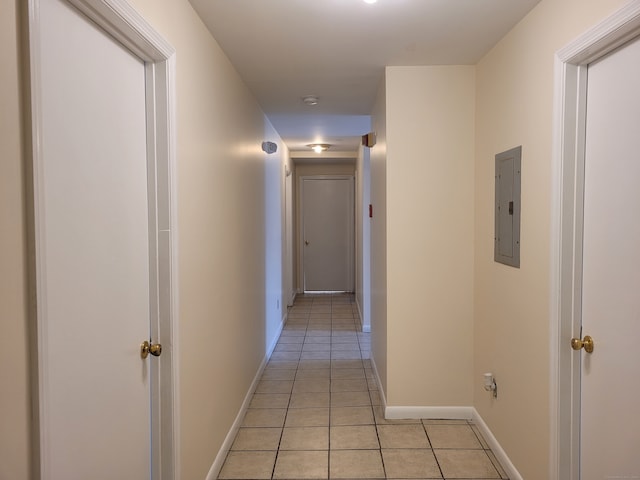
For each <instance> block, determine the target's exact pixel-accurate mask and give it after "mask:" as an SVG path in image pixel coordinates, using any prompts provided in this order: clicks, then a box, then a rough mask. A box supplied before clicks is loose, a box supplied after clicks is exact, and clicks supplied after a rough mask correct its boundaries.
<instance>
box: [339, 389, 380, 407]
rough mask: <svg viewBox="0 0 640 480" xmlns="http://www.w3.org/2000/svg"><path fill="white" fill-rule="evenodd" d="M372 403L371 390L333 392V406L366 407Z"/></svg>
mask: <svg viewBox="0 0 640 480" xmlns="http://www.w3.org/2000/svg"><path fill="white" fill-rule="evenodd" d="M370 405H371V398H370V397H369V392H335V393H332V394H331V407H366V406H370Z"/></svg>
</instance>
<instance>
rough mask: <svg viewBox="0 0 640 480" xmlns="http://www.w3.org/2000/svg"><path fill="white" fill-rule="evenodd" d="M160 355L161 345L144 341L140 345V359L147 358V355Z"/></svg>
mask: <svg viewBox="0 0 640 480" xmlns="http://www.w3.org/2000/svg"><path fill="white" fill-rule="evenodd" d="M161 353H162V345H160V344H159V343H149V342H147V341H146V340H145V341H144V342H142V343H141V344H140V357H142V358H147V357H148V356H149V354H151V355H153V356H154V357H159V356H160V354H161Z"/></svg>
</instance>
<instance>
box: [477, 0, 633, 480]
mask: <svg viewBox="0 0 640 480" xmlns="http://www.w3.org/2000/svg"><path fill="white" fill-rule="evenodd" d="M623 3H625V2H624V1H623V0H593V1H590V2H584V1H580V0H543V1H542V2H541V3H540V4H539V5H538V6H537V7H536V8H535V9H534V10H533V11H532V12H531V13H530V14H529V15H528V16H527V17H526V18H525V19H524V20H523V21H522V22H520V24H519V25H517V26H516V28H514V29H513V30H512V31H511V32H510V33H509V34H508V35H507V36H506V37H505V38H504V39H503V40H501V41H500V42H499V43H498V44H497V45H496V46H495V48H493V50H492V51H491V52H490V53H489V54H488V55H486V56H485V58H483V59H482V61H480V62H479V64H478V65H477V70H476V76H477V87H476V98H477V104H476V105H477V108H476V175H475V205H476V210H475V211H476V213H475V304H474V305H475V324H474V326H475V339H474V350H475V361H474V365H475V368H474V376H473V385H474V389H475V400H474V405H475V407H476V409H477V410H478V412H479V413H480V415H481V416H482V417H483V418H484V419H485V421H486V422H487V424H488V426H489V427H490V429H491V430H492V432H493V433H494V435H495V436H496V437H497V440H498V441H499V442H500V444H501V445H502V446H503V448H504V449H505V450H506V453H507V455H508V456H509V457H510V459H511V460H512V461H513V463H514V465H515V466H516V468H517V469H518V470H519V472H520V473H521V474H522V476H523V477H524V478H527V479H533V478H548V475H549V438H550V429H549V428H550V425H549V391H550V390H549V389H550V385H549V368H550V365H549V358H550V350H549V336H550V332H549V308H550V305H549V294H550V291H549V288H550V284H549V278H550V274H551V272H550V270H549V268H550V253H551V252H550V243H549V242H550V230H549V226H550V221H551V216H550V215H551V212H550V195H551V192H550V190H551V184H550V181H551V180H550V176H551V169H552V165H551V148H552V132H553V131H552V120H553V116H552V114H553V84H554V72H553V62H554V52H556V51H557V50H559V49H560V48H562V47H563V46H564V45H566V44H567V43H569V42H570V41H571V40H572V39H574V38H575V37H577V36H578V35H580V34H581V33H583V32H584V31H586V30H587V29H588V28H590V27H591V26H593V25H594V24H595V23H597V22H599V21H600V20H602V19H604V18H605V17H606V16H607V15H609V14H610V13H612V12H613V11H614V9H616V8H618V7H620V6H622V5H623ZM517 145H522V225H521V253H520V256H521V267H520V269H514V268H511V267H506V266H504V265H501V264H497V263H494V262H493V228H494V227H493V209H494V207H493V197H494V178H493V177H494V155H495V154H496V153H498V152H501V151H504V150H506V149H508V148H511V147H515V146H517ZM485 371H492V372H493V373H494V374H495V376H496V379H497V383H498V387H499V390H498V391H499V396H498V399H497V400H495V401H494V400H492V398H491V396H490V395H489V394H487V393H486V392H485V391H484V390H483V388H482V378H481V375H482V373H483V372H485Z"/></svg>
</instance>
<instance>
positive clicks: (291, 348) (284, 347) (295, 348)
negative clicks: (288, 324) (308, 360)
mask: <svg viewBox="0 0 640 480" xmlns="http://www.w3.org/2000/svg"><path fill="white" fill-rule="evenodd" d="M302 345H303V344H302V343H299V342H298V343H287V342H278V344H277V345H276V348H274V350H273V351H274V352H299V351H301V350H302Z"/></svg>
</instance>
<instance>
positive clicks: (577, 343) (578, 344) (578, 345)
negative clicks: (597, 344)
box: [571, 335, 593, 353]
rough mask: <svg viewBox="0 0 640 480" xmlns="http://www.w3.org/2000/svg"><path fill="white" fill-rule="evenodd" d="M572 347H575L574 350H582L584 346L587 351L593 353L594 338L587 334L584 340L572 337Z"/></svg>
mask: <svg viewBox="0 0 640 480" xmlns="http://www.w3.org/2000/svg"><path fill="white" fill-rule="evenodd" d="M571 348H573V349H574V350H580V349H582V348H584V351H585V352H587V353H592V352H593V338H591V337H590V336H589V335H585V336H584V338H583V339H582V340H580V339H579V338H572V339H571Z"/></svg>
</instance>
